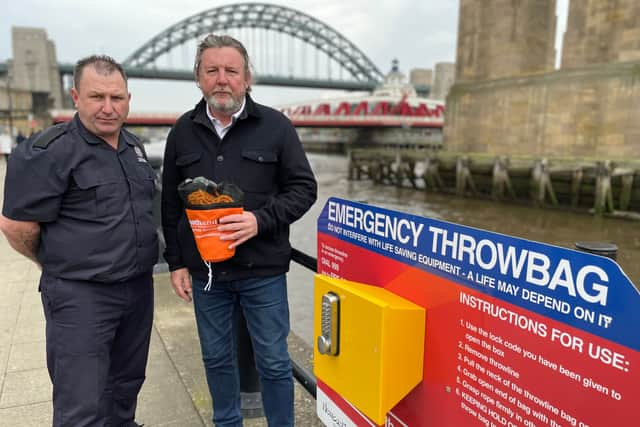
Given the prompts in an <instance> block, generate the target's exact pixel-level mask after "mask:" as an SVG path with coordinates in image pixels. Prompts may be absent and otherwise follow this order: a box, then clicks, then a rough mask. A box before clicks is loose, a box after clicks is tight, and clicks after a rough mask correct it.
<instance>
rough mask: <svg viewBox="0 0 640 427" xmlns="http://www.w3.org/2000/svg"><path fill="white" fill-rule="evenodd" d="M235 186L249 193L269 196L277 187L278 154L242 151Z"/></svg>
mask: <svg viewBox="0 0 640 427" xmlns="http://www.w3.org/2000/svg"><path fill="white" fill-rule="evenodd" d="M241 156H242V162H241V167H239V168H238V172H237V175H236V182H235V183H236V184H237V185H239V186H240V188H241V189H242V190H243V191H245V192H249V193H262V194H270V193H272V192H275V188H276V187H277V182H276V180H277V172H278V154H277V153H275V152H273V151H267V150H256V149H244V150H242V153H241Z"/></svg>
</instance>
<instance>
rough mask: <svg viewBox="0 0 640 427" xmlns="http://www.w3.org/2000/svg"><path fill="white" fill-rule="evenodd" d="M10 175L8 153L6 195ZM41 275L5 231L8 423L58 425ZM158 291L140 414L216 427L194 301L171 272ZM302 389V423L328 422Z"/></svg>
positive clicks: (249, 424)
mask: <svg viewBox="0 0 640 427" xmlns="http://www.w3.org/2000/svg"><path fill="white" fill-rule="evenodd" d="M4 175H5V162H4V160H0V194H3V190H4ZM38 278H39V270H38V269H37V267H36V266H35V265H34V264H33V263H31V262H30V261H28V260H26V259H25V258H23V257H21V256H20V255H18V254H17V253H16V252H14V251H13V250H12V249H11V248H10V246H9V244H8V243H7V241H6V239H5V238H4V236H0V427H47V426H51V417H52V409H51V390H52V388H51V384H50V382H49V376H48V373H47V369H46V361H45V345H44V328H45V322H44V315H43V313H42V305H41V303H40V294H39V293H38V291H37V288H38ZM155 298H156V301H155V316H154V327H153V332H152V337H151V350H150V356H149V364H148V367H147V380H146V382H145V384H144V386H143V388H142V392H141V394H140V399H139V404H138V414H137V421H138V422H139V423H144V424H145V426H146V427H190V426H211V402H210V398H209V393H208V390H207V387H206V380H205V376H204V371H203V368H202V360H201V355H200V348H199V346H198V337H197V333H196V329H195V321H194V316H193V306H192V305H191V304H186V303H184V302H182V301H181V300H180V299H178V298H177V297H176V296H175V295H174V294H173V291H172V290H171V286H170V284H169V278H168V274H167V273H159V274H156V275H155ZM290 298H291V297H290ZM292 322H295V318H293V319H292ZM289 342H290V352H291V354H292V357H293V358H294V359H295V360H296V361H298V363H300V364H302V365H304V366H305V367H306V368H307V369H310V362H309V361H310V349H309V346H308V344H306V343H305V342H304V341H303V340H301V339H300V338H298V337H297V336H295V335H294V334H291V336H290V339H289ZM79 374H81V373H79ZM295 395H296V402H295V408H296V425H298V426H302V427H306V426H309V427H315V426H321V425H322V424H321V423H320V422H319V421H318V420H317V418H316V416H315V400H313V398H311V397H310V396H309V395H308V393H307V392H306V391H305V390H304V389H303V388H302V387H300V386H299V385H297V384H296V390H295ZM244 424H245V427H259V426H266V422H265V420H264V418H253V419H249V420H245V423H244Z"/></svg>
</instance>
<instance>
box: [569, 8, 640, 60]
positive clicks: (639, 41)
mask: <svg viewBox="0 0 640 427" xmlns="http://www.w3.org/2000/svg"><path fill="white" fill-rule="evenodd" d="M563 43H564V44H563V48H562V68H576V67H582V66H584V65H589V64H600V63H606V62H622V61H637V60H640V1H638V0H607V1H603V0H578V1H576V0H573V1H571V3H570V5H569V18H568V22H567V31H566V33H565V36H564V42H563Z"/></svg>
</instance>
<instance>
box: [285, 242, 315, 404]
mask: <svg viewBox="0 0 640 427" xmlns="http://www.w3.org/2000/svg"><path fill="white" fill-rule="evenodd" d="M291 261H294V262H297V263H298V264H300V265H301V266H303V267H306V268H308V269H309V270H311V271H313V272H314V273H316V272H317V271H318V263H317V260H316V259H315V258H314V257H312V256H310V255H307V254H305V253H304V252H302V251H299V250H298V249H296V248H292V249H291ZM291 366H292V368H293V377H294V378H295V379H296V380H297V381H298V382H299V383H300V385H301V386H302V387H304V389H305V390H307V392H308V393H309V394H310V395H311V396H313V398H314V399H315V398H316V386H317V381H316V377H315V376H314V375H313V374H312V373H311V372H309V371H307V370H306V369H304V368H303V367H302V366H301V365H299V364H298V363H297V362H296V361H295V360H293V359H291Z"/></svg>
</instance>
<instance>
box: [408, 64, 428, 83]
mask: <svg viewBox="0 0 640 427" xmlns="http://www.w3.org/2000/svg"><path fill="white" fill-rule="evenodd" d="M409 83H411V84H412V85H414V86H415V85H426V86H431V85H432V84H433V70H431V69H430V68H413V69H411V71H409Z"/></svg>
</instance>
